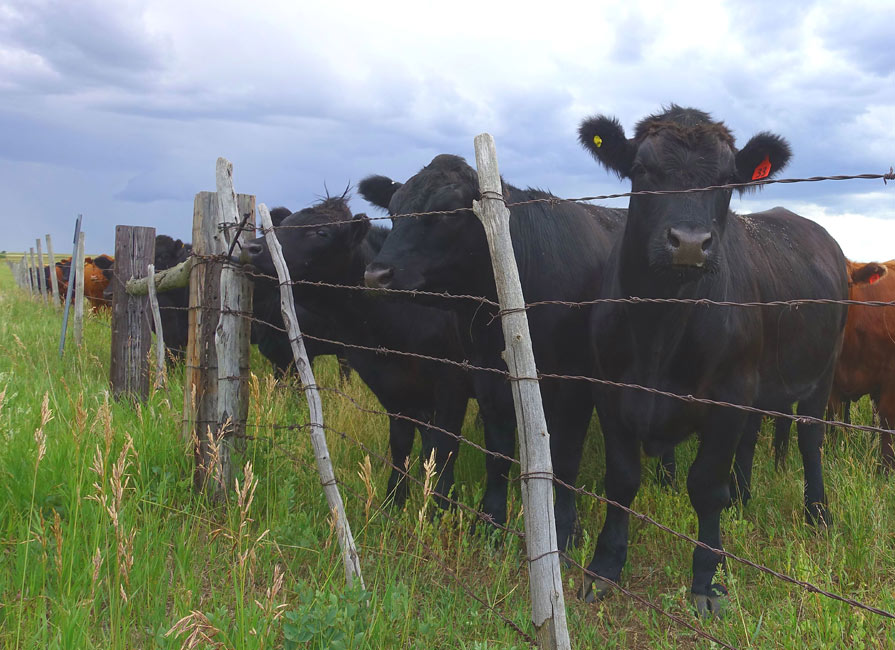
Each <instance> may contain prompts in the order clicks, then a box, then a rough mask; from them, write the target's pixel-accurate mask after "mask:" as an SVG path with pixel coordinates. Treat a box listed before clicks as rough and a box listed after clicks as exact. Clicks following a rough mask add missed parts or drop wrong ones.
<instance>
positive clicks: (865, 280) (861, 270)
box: [850, 262, 889, 284]
mask: <svg viewBox="0 0 895 650" xmlns="http://www.w3.org/2000/svg"><path fill="white" fill-rule="evenodd" d="M888 272H889V271H888V269H887V268H886V267H885V266H883V265H882V264H877V263H876V262H869V263H868V264H862V265H861V266H859V267H857V268H856V269H855V270H854V271H852V272H851V278H850V279H851V284H874V283H875V282H878V281H879V279H880V278H882V277H883V276H884V275H885V274H886V273H888Z"/></svg>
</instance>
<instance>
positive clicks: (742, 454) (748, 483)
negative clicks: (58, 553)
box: [730, 413, 788, 508]
mask: <svg viewBox="0 0 895 650" xmlns="http://www.w3.org/2000/svg"><path fill="white" fill-rule="evenodd" d="M787 422H788V420H787ZM760 428H761V415H760V414H758V413H750V414H749V415H748V417H747V418H746V425H745V428H744V429H743V435H742V436H741V437H740V444H739V445H737V450H736V459H735V460H734V462H733V472H731V475H730V497H731V499H730V505H731V506H732V505H734V504H735V503H736V502H737V501H739V502H740V503H741V504H743V507H744V508H745V507H746V504H747V503H749V499H751V498H752V463H753V461H754V459H755V445H756V444H757V443H758V430H759V429H760Z"/></svg>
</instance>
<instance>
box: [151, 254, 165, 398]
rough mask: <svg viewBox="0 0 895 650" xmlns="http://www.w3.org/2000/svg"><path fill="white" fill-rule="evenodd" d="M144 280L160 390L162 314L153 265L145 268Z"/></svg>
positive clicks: (163, 368) (163, 348)
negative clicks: (153, 328)
mask: <svg viewBox="0 0 895 650" xmlns="http://www.w3.org/2000/svg"><path fill="white" fill-rule="evenodd" d="M146 280H147V282H146V289H147V291H148V293H149V307H150V309H151V313H152V324H153V325H154V326H155V387H156V388H161V387H162V386H164V384H165V332H164V331H163V328H162V314H161V311H159V308H158V298H157V297H156V294H155V264H150V265H148V266H147V267H146Z"/></svg>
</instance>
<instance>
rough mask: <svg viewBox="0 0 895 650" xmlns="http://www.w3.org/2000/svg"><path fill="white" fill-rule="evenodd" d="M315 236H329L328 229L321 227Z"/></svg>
mask: <svg viewBox="0 0 895 650" xmlns="http://www.w3.org/2000/svg"><path fill="white" fill-rule="evenodd" d="M317 236H318V237H329V231H328V230H325V229H323V228H321V229H320V230H318V231H317Z"/></svg>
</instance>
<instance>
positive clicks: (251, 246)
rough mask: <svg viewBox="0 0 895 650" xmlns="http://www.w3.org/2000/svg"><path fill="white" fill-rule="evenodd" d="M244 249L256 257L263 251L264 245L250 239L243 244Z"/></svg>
mask: <svg viewBox="0 0 895 650" xmlns="http://www.w3.org/2000/svg"><path fill="white" fill-rule="evenodd" d="M245 251H246V252H247V253H248V254H249V255H250V256H251V257H258V256H259V255H261V253H263V252H264V246H262V245H261V244H259V243H258V242H254V241H250V242H249V243H248V244H245Z"/></svg>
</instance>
